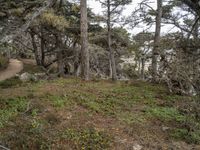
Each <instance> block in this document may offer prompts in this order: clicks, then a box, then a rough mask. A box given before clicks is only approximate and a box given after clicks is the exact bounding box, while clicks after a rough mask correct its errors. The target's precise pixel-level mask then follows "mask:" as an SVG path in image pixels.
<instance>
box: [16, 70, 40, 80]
mask: <svg viewBox="0 0 200 150" xmlns="http://www.w3.org/2000/svg"><path fill="white" fill-rule="evenodd" d="M19 79H20V80H21V81H22V82H29V81H37V80H38V79H37V77H36V76H35V75H33V74H30V73H28V72H25V73H22V74H21V75H20V76H19Z"/></svg>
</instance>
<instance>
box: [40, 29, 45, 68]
mask: <svg viewBox="0 0 200 150" xmlns="http://www.w3.org/2000/svg"><path fill="white" fill-rule="evenodd" d="M44 42H45V40H44V32H43V27H42V26H41V40H40V46H41V65H42V66H45V52H44V51H45V43H44Z"/></svg>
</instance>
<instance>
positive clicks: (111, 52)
mask: <svg viewBox="0 0 200 150" xmlns="http://www.w3.org/2000/svg"><path fill="white" fill-rule="evenodd" d="M107 4H108V5H107V7H108V10H107V11H108V12H107V15H108V16H107V17H108V18H107V28H108V37H107V38H108V39H107V40H108V50H109V52H110V61H111V70H110V72H111V73H112V80H113V81H115V80H117V72H116V64H115V56H114V51H113V49H112V47H111V45H112V41H111V24H110V20H111V12H110V11H111V10H110V0H107Z"/></svg>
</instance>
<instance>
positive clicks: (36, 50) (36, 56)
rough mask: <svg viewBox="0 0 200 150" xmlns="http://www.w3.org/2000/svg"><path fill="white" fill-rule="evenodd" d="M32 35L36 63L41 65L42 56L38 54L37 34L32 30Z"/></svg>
mask: <svg viewBox="0 0 200 150" xmlns="http://www.w3.org/2000/svg"><path fill="white" fill-rule="evenodd" d="M30 35H31V41H32V46H33V52H34V55H35V61H36V64H37V65H41V64H40V56H39V54H38V48H37V44H36V41H35V35H34V34H33V33H31V32H30Z"/></svg>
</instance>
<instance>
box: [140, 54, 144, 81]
mask: <svg viewBox="0 0 200 150" xmlns="http://www.w3.org/2000/svg"><path fill="white" fill-rule="evenodd" d="M141 63H142V68H141V78H142V80H144V67H145V59H144V56H142V58H141Z"/></svg>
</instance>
